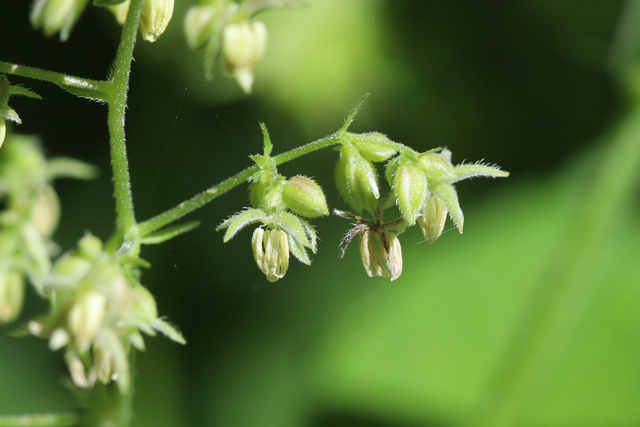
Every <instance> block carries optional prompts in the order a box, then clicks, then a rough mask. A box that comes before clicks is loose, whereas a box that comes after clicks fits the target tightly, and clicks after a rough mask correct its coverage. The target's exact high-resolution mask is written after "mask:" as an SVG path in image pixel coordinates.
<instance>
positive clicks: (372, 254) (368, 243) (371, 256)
mask: <svg viewBox="0 0 640 427" xmlns="http://www.w3.org/2000/svg"><path fill="white" fill-rule="evenodd" d="M360 256H361V258H362V265H363V266H364V269H365V271H366V272H367V274H368V275H369V277H376V276H382V277H389V278H391V280H395V279H397V278H398V277H400V274H402V248H401V246H400V240H398V236H396V234H395V233H392V232H390V231H383V232H380V233H375V232H373V231H371V230H365V231H363V232H362V234H361V235H360Z"/></svg>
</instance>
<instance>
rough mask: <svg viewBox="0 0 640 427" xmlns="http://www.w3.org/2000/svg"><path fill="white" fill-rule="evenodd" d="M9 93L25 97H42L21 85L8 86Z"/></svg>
mask: <svg viewBox="0 0 640 427" xmlns="http://www.w3.org/2000/svg"><path fill="white" fill-rule="evenodd" d="M9 95H18V96H26V97H27V98H34V99H42V97H41V96H40V95H38V94H37V93H35V92H34V91H32V90H31V89H27V88H26V87H22V86H9Z"/></svg>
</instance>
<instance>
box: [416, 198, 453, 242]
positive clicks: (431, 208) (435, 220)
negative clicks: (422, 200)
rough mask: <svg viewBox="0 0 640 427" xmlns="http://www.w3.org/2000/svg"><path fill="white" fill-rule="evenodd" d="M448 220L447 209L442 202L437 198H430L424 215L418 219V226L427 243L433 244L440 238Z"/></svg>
mask: <svg viewBox="0 0 640 427" xmlns="http://www.w3.org/2000/svg"><path fill="white" fill-rule="evenodd" d="M446 219H447V208H446V206H445V205H444V203H443V202H442V200H440V199H439V198H438V197H435V196H432V197H430V198H429V201H428V202H427V205H426V206H425V208H424V211H423V213H422V214H421V215H420V216H419V217H418V226H419V227H420V230H422V235H423V236H424V238H425V240H426V241H427V242H429V243H433V242H435V241H436V239H437V238H438V237H440V235H441V234H442V230H444V223H445V221H446Z"/></svg>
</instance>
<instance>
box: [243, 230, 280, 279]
mask: <svg viewBox="0 0 640 427" xmlns="http://www.w3.org/2000/svg"><path fill="white" fill-rule="evenodd" d="M251 246H252V247H253V256H254V259H255V261H256V264H257V265H258V268H259V269H260V271H262V272H263V273H264V274H265V276H267V280H268V281H270V282H275V281H276V280H278V279H281V278H283V277H284V275H285V274H286V273H287V269H288V268H289V239H288V237H287V233H285V232H284V231H282V230H265V229H263V228H262V227H258V228H256V230H255V231H254V232H253V237H252V238H251Z"/></svg>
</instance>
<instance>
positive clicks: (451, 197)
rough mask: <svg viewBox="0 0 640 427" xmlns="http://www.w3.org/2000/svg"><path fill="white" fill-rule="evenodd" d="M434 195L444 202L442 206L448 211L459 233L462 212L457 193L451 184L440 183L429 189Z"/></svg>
mask: <svg viewBox="0 0 640 427" xmlns="http://www.w3.org/2000/svg"><path fill="white" fill-rule="evenodd" d="M431 192H432V193H433V195H434V196H436V197H438V198H439V199H440V200H442V202H443V203H444V206H445V207H446V208H447V211H449V216H450V217H451V220H452V221H453V224H454V225H455V226H456V228H457V229H458V231H459V232H460V234H462V229H463V227H464V214H463V213H462V208H461V207H460V202H458V193H457V192H456V189H455V188H454V187H453V185H447V184H440V185H437V186H435V187H434V188H432V189H431Z"/></svg>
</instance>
